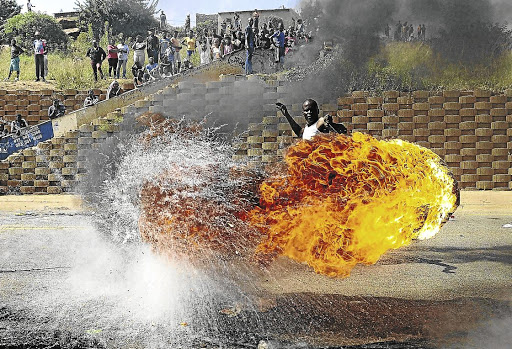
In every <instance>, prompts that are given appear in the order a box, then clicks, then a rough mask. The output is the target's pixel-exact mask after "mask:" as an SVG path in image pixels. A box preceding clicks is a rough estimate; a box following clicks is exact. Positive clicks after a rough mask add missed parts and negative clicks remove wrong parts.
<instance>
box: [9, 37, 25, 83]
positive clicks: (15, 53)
mask: <svg viewBox="0 0 512 349" xmlns="http://www.w3.org/2000/svg"><path fill="white" fill-rule="evenodd" d="M23 52H24V51H23V49H22V48H21V47H19V46H18V45H17V44H16V39H12V40H11V65H10V66H9V76H7V78H5V80H6V81H7V80H9V79H10V78H11V74H12V72H13V71H15V72H16V78H15V79H14V81H18V80H19V79H20V55H21V54H22V53H23Z"/></svg>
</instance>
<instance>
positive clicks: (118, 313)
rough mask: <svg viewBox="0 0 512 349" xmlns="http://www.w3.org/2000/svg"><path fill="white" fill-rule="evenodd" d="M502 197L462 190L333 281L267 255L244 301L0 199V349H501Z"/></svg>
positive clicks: (80, 222)
mask: <svg viewBox="0 0 512 349" xmlns="http://www.w3.org/2000/svg"><path fill="white" fill-rule="evenodd" d="M511 194H512V193H510V192H463V193H462V205H461V207H460V208H459V209H458V210H457V211H456V212H455V217H454V219H453V220H450V221H449V222H447V223H446V225H445V226H444V227H443V228H442V229H441V232H440V233H439V234H438V235H437V236H436V237H434V238H433V239H431V240H425V241H416V242H414V243H413V244H412V245H410V246H407V247H404V248H402V249H399V250H395V251H392V252H390V253H387V254H386V255H384V256H383V257H382V258H381V260H380V261H379V262H378V263H377V264H376V265H373V266H358V267H357V268H355V269H354V270H353V272H352V275H351V276H350V277H349V278H347V279H332V278H328V277H325V276H321V275H317V274H315V273H313V272H312V271H311V270H310V269H309V268H308V267H307V266H304V265H300V264H297V263H295V262H293V261H290V260H287V259H284V258H282V259H279V260H277V261H276V262H275V263H274V264H273V265H272V266H271V267H270V269H269V272H268V273H260V274H255V275H254V276H253V277H251V278H250V279H251V282H252V283H253V286H254V288H257V289H258V293H257V295H256V296H255V297H253V298H251V301H249V300H245V299H244V297H243V295H240V294H237V295H236V296H230V295H227V293H229V292H230V290H231V288H226V289H225V290H224V289H223V288H222V285H221V286H218V285H217V284H215V282H212V283H209V281H204V280H206V279H201V278H198V280H200V282H198V283H194V282H192V281H190V280H191V278H192V279H193V277H191V276H190V275H182V274H180V273H179V272H176V271H169V270H167V269H166V268H168V266H167V265H165V263H162V262H161V261H159V260H158V258H156V257H154V256H152V253H151V251H150V250H149V249H148V248H147V247H144V246H127V247H125V248H122V249H121V248H119V246H116V245H113V244H112V243H110V242H109V241H108V239H106V238H105V236H104V235H103V234H100V233H98V232H97V230H96V229H95V227H94V225H93V223H92V214H93V213H92V212H90V211H87V210H84V208H83V207H81V205H80V201H79V200H77V198H76V197H73V196H60V197H56V198H55V199H53V198H51V197H48V196H46V197H30V196H24V197H0V348H265V347H266V348H481V347H488V348H507V346H506V345H508V344H509V343H510V341H511V340H512V336H511V335H510V333H509V332H510V331H509V330H505V329H507V328H510V326H509V325H510V324H512V311H511V307H510V306H511V300H512V228H505V227H504V226H506V224H508V223H512V211H511V210H510V207H512V195H511ZM63 197H64V199H63ZM184 274H186V273H184ZM211 285H216V286H215V287H219V290H221V292H219V293H215V292H213V291H212V290H211V289H209V288H210V287H213V286H211ZM187 293H190V294H187ZM175 294H179V295H180V297H177V298H175V297H174V296H175ZM248 298H249V297H248ZM235 300H237V301H240V305H239V306H238V305H237V304H235ZM187 307H190V309H187ZM225 308H227V311H226V309H225ZM189 310H192V311H189ZM258 345H259V346H258Z"/></svg>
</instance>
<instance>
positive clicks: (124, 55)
mask: <svg viewBox="0 0 512 349" xmlns="http://www.w3.org/2000/svg"><path fill="white" fill-rule="evenodd" d="M128 53H130V48H129V47H128V45H126V43H125V42H124V38H121V43H120V44H118V45H117V58H118V61H117V71H116V78H117V79H119V75H120V72H121V67H122V68H123V79H126V63H127V62H128Z"/></svg>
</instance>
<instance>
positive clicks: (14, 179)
mask: <svg viewBox="0 0 512 349" xmlns="http://www.w3.org/2000/svg"><path fill="white" fill-rule="evenodd" d="M120 117H121V112H120V111H116V112H113V113H109V114H108V115H107V116H105V117H101V118H98V119H97V120H94V121H93V123H91V124H90V125H82V126H80V128H79V129H78V130H76V131H69V132H66V134H65V135H64V136H62V137H54V138H52V139H51V140H48V141H45V142H41V143H39V144H38V145H37V146H35V147H32V148H28V149H24V150H23V151H21V152H20V153H17V154H13V155H10V156H9V157H8V158H7V159H6V160H3V161H1V162H0V194H60V193H63V192H72V191H73V190H74V188H75V186H76V183H77V181H78V180H80V178H81V177H82V176H83V175H84V173H85V171H86V169H85V168H86V166H85V161H86V156H87V152H88V150H89V149H95V148H97V147H99V145H100V144H101V143H102V142H103V141H104V140H105V139H106V138H107V137H110V136H112V135H113V134H114V133H116V132H118V131H119V124H118V123H119V121H120V120H121V119H120Z"/></svg>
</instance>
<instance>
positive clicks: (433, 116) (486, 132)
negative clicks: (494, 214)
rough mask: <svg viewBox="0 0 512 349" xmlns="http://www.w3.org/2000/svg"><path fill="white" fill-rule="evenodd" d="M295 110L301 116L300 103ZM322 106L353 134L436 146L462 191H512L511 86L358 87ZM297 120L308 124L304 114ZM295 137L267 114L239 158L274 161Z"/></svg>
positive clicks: (254, 126) (255, 126) (252, 131)
mask: <svg viewBox="0 0 512 349" xmlns="http://www.w3.org/2000/svg"><path fill="white" fill-rule="evenodd" d="M286 90H287V87H286V86H283V87H281V92H283V91H286ZM291 109H292V110H291V114H292V115H300V113H301V105H300V104H294V105H292V108H291ZM321 109H322V113H329V114H331V115H332V116H333V118H334V120H335V121H337V122H342V123H343V124H345V125H346V126H347V128H348V129H349V131H351V132H356V131H357V132H363V133H369V134H371V135H374V136H376V137H382V138H400V139H403V140H406V141H410V142H415V143H417V144H419V145H421V146H424V147H426V148H429V149H431V150H433V151H434V152H435V153H437V154H438V155H439V156H441V157H442V158H443V159H444V160H445V161H446V162H447V164H448V166H449V167H450V168H451V170H452V171H453V173H454V175H455V177H456V178H457V180H458V181H459V184H460V186H461V188H463V189H494V190H508V189H512V179H511V177H512V168H511V167H512V90H507V91H505V92H504V93H502V94H493V93H491V91H486V90H475V91H443V92H429V91H414V92H412V93H403V92H398V91H385V92H384V93H382V95H381V96H369V94H368V92H364V91H356V92H353V93H352V95H350V96H346V97H340V98H339V99H338V100H337V104H324V105H322V106H321ZM296 120H297V121H298V122H299V123H302V124H303V123H304V121H303V118H302V117H298V118H297V119H296ZM293 141H294V138H293V137H292V131H291V128H290V126H289V125H288V123H287V121H286V120H285V119H284V118H282V117H278V114H276V113H275V112H273V113H267V114H266V116H265V117H264V118H263V119H262V120H261V122H258V123H252V124H250V125H249V135H248V137H246V139H245V140H244V142H243V143H242V144H241V145H240V148H239V150H238V152H237V158H240V159H244V158H248V159H249V160H250V161H254V162H259V161H262V162H265V163H267V162H273V161H276V160H279V158H280V157H281V156H282V149H285V148H286V147H287V146H288V145H289V144H291V143H292V142H293Z"/></svg>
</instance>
